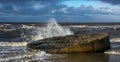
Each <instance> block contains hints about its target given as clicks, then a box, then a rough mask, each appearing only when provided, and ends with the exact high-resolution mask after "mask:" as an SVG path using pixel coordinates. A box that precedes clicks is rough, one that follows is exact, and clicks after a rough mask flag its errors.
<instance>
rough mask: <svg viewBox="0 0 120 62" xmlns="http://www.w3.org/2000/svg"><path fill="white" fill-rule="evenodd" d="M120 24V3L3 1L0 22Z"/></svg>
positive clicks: (119, 0)
mask: <svg viewBox="0 0 120 62" xmlns="http://www.w3.org/2000/svg"><path fill="white" fill-rule="evenodd" d="M50 18H55V19H56V20H57V21H58V22H120V0H0V22H46V21H47V20H48V19H50Z"/></svg>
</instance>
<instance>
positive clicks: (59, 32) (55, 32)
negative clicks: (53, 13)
mask: <svg viewBox="0 0 120 62" xmlns="http://www.w3.org/2000/svg"><path fill="white" fill-rule="evenodd" d="M30 34H32V36H31V37H30V38H31V40H32V41H33V40H39V39H44V38H50V37H56V36H65V35H70V34H73V33H72V31H71V30H70V29H69V28H67V27H62V26H60V25H59V24H58V23H57V22H56V20H55V19H54V18H51V19H50V20H49V22H48V24H47V25H46V26H44V27H37V28H36V29H35V30H33V31H32V32H31V33H30Z"/></svg>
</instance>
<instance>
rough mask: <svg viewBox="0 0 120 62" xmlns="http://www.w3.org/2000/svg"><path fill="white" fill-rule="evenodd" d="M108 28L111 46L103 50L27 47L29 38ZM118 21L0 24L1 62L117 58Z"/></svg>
mask: <svg viewBox="0 0 120 62" xmlns="http://www.w3.org/2000/svg"><path fill="white" fill-rule="evenodd" d="M97 32H108V33H109V34H110V40H111V48H112V49H110V50H108V51H106V52H104V53H80V54H49V53H45V52H44V51H36V50H31V49H28V48H26V44H27V43H28V42H31V41H35V40H39V39H44V38H48V37H56V36H65V35H71V34H86V33H97ZM119 42H120V25H119V24H117V25H112V24H110V25H106V24H97V25H94V24H91V25H90V24H89V25H88V24H84V25H83V24H82V25H81V24H79V25H78V24H77V25H75V24H74V25H73V24H68V25H62V26H60V25H58V24H57V23H56V22H55V21H54V20H53V19H52V22H49V23H48V24H45V25H43V26H41V25H39V24H0V62H120V59H119V58H120V43H119Z"/></svg>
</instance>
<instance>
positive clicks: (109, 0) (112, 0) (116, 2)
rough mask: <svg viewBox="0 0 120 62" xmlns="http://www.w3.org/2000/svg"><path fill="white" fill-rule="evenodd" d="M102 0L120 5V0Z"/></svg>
mask: <svg viewBox="0 0 120 62" xmlns="http://www.w3.org/2000/svg"><path fill="white" fill-rule="evenodd" d="M101 1H102V2H105V3H110V4H113V5H120V0H101Z"/></svg>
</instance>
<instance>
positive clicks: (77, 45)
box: [27, 33, 110, 53]
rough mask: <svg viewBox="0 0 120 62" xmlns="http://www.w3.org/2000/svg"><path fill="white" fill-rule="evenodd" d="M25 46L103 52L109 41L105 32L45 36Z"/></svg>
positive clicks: (41, 48)
mask: <svg viewBox="0 0 120 62" xmlns="http://www.w3.org/2000/svg"><path fill="white" fill-rule="evenodd" d="M27 47H28V48H31V49H36V50H42V51H46V52H48V53H80V52H104V51H106V50H108V49H110V42H109V36H108V34H107V33H99V34H85V35H68V36H61V37H53V38H47V39H43V40H38V41H34V42H31V43H28V44H27Z"/></svg>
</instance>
